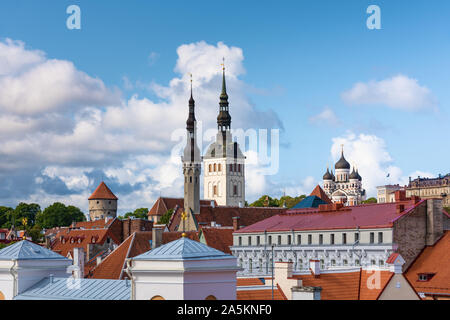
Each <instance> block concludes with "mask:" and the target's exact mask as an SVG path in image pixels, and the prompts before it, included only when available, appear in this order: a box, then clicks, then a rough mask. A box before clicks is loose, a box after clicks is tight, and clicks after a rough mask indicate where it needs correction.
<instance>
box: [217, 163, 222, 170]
mask: <svg viewBox="0 0 450 320" xmlns="http://www.w3.org/2000/svg"><path fill="white" fill-rule="evenodd" d="M217 171H222V166H221V165H220V163H219V164H218V165H217Z"/></svg>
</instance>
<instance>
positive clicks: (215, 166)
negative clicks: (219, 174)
mask: <svg viewBox="0 0 450 320" xmlns="http://www.w3.org/2000/svg"><path fill="white" fill-rule="evenodd" d="M216 171H217V165H216V164H215V163H214V172H216Z"/></svg>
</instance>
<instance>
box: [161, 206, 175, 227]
mask: <svg viewBox="0 0 450 320" xmlns="http://www.w3.org/2000/svg"><path fill="white" fill-rule="evenodd" d="M172 214H173V209H169V210H167V211H166V213H164V214H163V215H162V216H161V219H160V220H159V223H160V224H168V223H169V221H170V218H171V217H172Z"/></svg>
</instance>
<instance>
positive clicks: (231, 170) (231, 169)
mask: <svg viewBox="0 0 450 320" xmlns="http://www.w3.org/2000/svg"><path fill="white" fill-rule="evenodd" d="M230 172H233V165H232V164H230Z"/></svg>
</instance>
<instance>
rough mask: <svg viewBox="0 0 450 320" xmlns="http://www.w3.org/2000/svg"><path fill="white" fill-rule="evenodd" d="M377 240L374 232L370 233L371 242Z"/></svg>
mask: <svg viewBox="0 0 450 320" xmlns="http://www.w3.org/2000/svg"><path fill="white" fill-rule="evenodd" d="M374 242H375V234H374V233H373V232H371V233H370V243H374Z"/></svg>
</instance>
